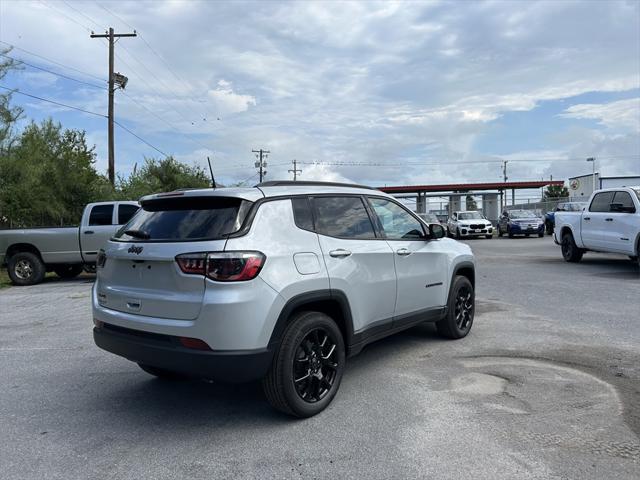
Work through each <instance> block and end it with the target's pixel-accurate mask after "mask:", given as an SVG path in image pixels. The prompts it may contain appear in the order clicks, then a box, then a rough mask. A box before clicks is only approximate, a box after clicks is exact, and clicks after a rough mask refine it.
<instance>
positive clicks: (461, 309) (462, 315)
mask: <svg viewBox="0 0 640 480" xmlns="http://www.w3.org/2000/svg"><path fill="white" fill-rule="evenodd" d="M474 313H475V293H474V290H473V285H472V284H471V282H470V281H469V279H468V278H467V277H463V276H461V275H458V276H456V278H455V280H454V281H453V284H452V285H451V290H450V292H449V302H448V304H447V316H446V317H445V318H443V319H442V320H440V321H439V322H437V323H436V328H437V329H438V333H439V334H440V335H442V336H443V337H447V338H452V339H458V338H463V337H466V336H467V335H468V333H469V331H470V330H471V326H472V325H473V317H474Z"/></svg>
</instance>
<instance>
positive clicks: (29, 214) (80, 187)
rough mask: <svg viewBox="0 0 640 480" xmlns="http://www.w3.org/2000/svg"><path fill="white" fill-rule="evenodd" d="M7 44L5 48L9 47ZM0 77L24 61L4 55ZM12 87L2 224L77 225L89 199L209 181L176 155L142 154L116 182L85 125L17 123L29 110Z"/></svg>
mask: <svg viewBox="0 0 640 480" xmlns="http://www.w3.org/2000/svg"><path fill="white" fill-rule="evenodd" d="M6 52H7V50H5V51H2V50H0V53H6ZM0 59H2V60H0V80H2V79H3V78H4V77H5V76H6V75H7V74H8V73H9V71H11V70H12V69H16V68H19V64H18V63H16V62H15V61H14V60H12V59H9V58H7V57H3V56H0ZM12 100H13V99H12V95H11V92H8V93H0V228H24V227H32V226H58V225H60V226H63V225H74V224H77V223H78V222H79V220H80V216H81V214H82V210H83V208H84V206H85V205H86V204H87V203H90V202H97V201H102V200H137V199H139V198H140V197H142V196H144V195H148V194H151V193H156V192H162V191H170V190H175V189H177V188H198V187H207V186H210V184H211V180H210V178H209V175H208V173H207V172H206V171H205V170H204V169H202V168H200V167H198V166H192V165H187V164H184V163H181V162H178V161H177V160H176V159H175V158H173V157H172V156H169V157H166V158H162V159H158V158H153V157H151V158H147V157H145V158H144V159H141V160H142V161H141V166H140V168H134V172H133V173H132V174H131V175H129V176H128V177H123V176H118V177H117V181H116V184H115V186H112V185H111V184H110V183H109V181H108V179H107V177H106V175H104V174H103V173H101V172H98V171H97V170H96V153H95V146H89V145H88V144H87V139H86V133H85V132H84V131H83V130H77V129H68V128H64V127H63V126H62V125H61V124H60V123H59V122H55V121H53V120H52V119H47V120H44V121H42V122H41V123H35V122H33V121H32V122H31V123H30V124H28V125H27V126H26V127H24V128H22V129H21V130H20V131H18V130H17V128H16V126H17V123H18V121H19V120H21V119H22V118H23V117H24V111H23V109H22V108H20V107H19V106H16V105H13V103H12Z"/></svg>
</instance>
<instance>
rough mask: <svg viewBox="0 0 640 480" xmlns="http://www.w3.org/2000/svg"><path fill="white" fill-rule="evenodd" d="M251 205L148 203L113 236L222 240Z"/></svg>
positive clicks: (234, 201) (226, 200) (184, 200)
mask: <svg viewBox="0 0 640 480" xmlns="http://www.w3.org/2000/svg"><path fill="white" fill-rule="evenodd" d="M251 205H252V202H249V201H247V200H243V199H241V198H230V197H180V198H162V199H154V200H148V201H146V202H144V203H142V208H141V209H140V210H139V211H138V213H136V214H135V215H134V216H133V218H132V219H131V220H130V221H129V223H127V224H126V225H125V226H123V227H122V228H121V229H120V230H118V233H116V235H115V237H114V238H115V239H116V240H122V241H137V242H140V241H150V242H153V241H186V240H189V241H196V240H215V239H220V238H225V237H226V236H227V235H229V234H231V233H233V232H235V231H237V230H239V229H240V227H241V226H242V222H243V221H244V219H245V217H246V216H247V212H248V211H249V208H250V207H251Z"/></svg>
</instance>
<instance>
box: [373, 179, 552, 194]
mask: <svg viewBox="0 0 640 480" xmlns="http://www.w3.org/2000/svg"><path fill="white" fill-rule="evenodd" d="M548 185H554V186H562V185H564V181H563V180H537V181H530V182H491V183H452V184H449V185H401V186H397V187H378V189H379V190H382V191H383V192H385V193H418V192H468V191H474V190H512V189H514V190H519V189H523V188H542V187H546V186H548Z"/></svg>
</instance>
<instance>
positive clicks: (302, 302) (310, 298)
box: [269, 289, 353, 347]
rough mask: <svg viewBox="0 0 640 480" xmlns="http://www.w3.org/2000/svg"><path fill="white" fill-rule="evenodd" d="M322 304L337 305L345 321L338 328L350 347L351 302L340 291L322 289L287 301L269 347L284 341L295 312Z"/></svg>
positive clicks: (351, 329) (351, 326)
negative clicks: (283, 337)
mask: <svg viewBox="0 0 640 480" xmlns="http://www.w3.org/2000/svg"><path fill="white" fill-rule="evenodd" d="M321 302H335V303H337V305H338V307H339V308H340V312H341V314H342V318H343V320H344V321H343V322H342V324H341V323H338V327H340V329H341V330H342V332H343V334H344V336H345V338H344V343H345V345H347V346H348V345H350V344H351V342H352V340H353V317H352V315H351V306H350V305H349V300H348V299H347V296H346V295H345V293H344V292H342V291H340V290H332V289H322V290H314V291H311V292H305V293H301V294H299V295H296V296H294V297H292V298H290V299H289V300H288V301H287V303H286V304H285V306H284V307H283V308H282V310H281V311H280V315H278V320H277V321H276V324H275V326H274V327H273V331H272V333H271V338H270V339H269V346H270V347H272V346H274V345H277V344H279V343H280V341H281V340H282V336H283V335H284V331H285V330H286V328H287V326H288V325H289V319H290V317H291V314H292V313H293V312H295V311H296V310H299V309H302V308H303V307H305V306H306V305H309V306H311V307H312V306H313V305H314V304H318V303H321Z"/></svg>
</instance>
